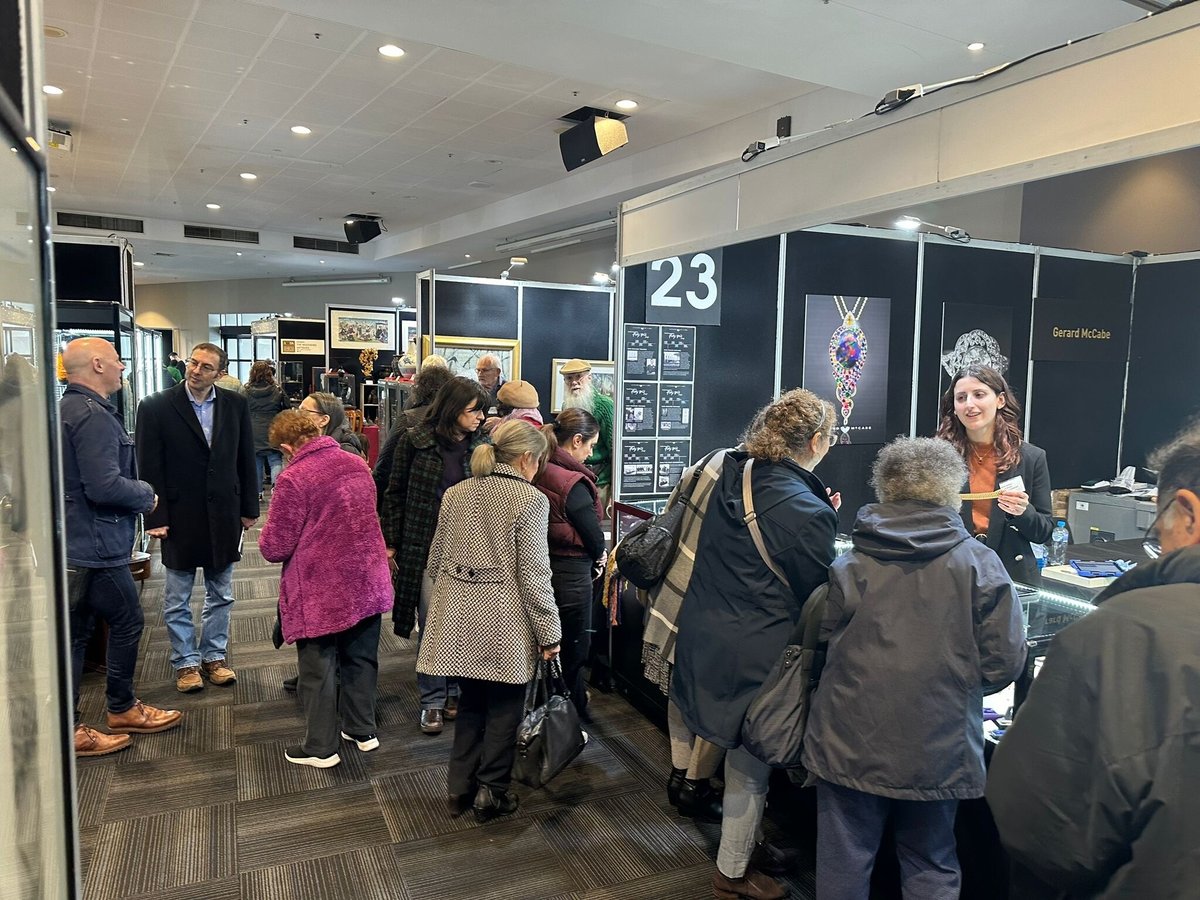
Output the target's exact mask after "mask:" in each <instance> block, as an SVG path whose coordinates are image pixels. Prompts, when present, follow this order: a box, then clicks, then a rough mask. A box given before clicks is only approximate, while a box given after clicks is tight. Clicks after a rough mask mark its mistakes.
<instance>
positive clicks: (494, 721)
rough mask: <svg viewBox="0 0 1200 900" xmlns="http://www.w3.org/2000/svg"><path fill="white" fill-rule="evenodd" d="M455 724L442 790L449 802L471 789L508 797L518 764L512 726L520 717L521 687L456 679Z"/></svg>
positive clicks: (514, 734)
mask: <svg viewBox="0 0 1200 900" xmlns="http://www.w3.org/2000/svg"><path fill="white" fill-rule="evenodd" d="M458 684H459V688H460V690H461V693H460V694H459V697H458V718H457V719H455V721H454V749H453V750H451V751H450V772H449V777H448V778H447V787H448V788H449V793H450V795H451V796H452V797H459V796H462V795H463V794H471V793H474V791H475V789H476V785H487V786H488V787H490V788H491V789H492V790H493V791H507V790H508V787H509V785H510V784H512V767H513V762H514V761H515V760H516V758H517V726H518V725H520V724H521V717H522V716H523V715H524V714H525V685H523V684H504V683H502V682H499V681H481V680H479V679H477V678H460V679H458Z"/></svg>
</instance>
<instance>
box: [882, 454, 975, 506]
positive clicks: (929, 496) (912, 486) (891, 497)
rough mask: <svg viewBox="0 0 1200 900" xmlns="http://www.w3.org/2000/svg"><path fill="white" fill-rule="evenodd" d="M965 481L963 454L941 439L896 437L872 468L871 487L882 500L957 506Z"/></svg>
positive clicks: (885, 501)
mask: <svg viewBox="0 0 1200 900" xmlns="http://www.w3.org/2000/svg"><path fill="white" fill-rule="evenodd" d="M966 480H967V467H966V464H965V463H964V462H963V460H962V457H961V456H959V454H958V451H957V450H955V449H954V445H953V444H951V443H950V442H949V441H944V440H942V439H941V438H926V437H919V438H910V437H901V438H896V440H894V441H892V442H891V443H890V444H888V445H887V446H885V447H884V448H883V449H882V450H880V451H879V455H878V456H876V457H875V464H874V465H873V466H872V467H871V486H872V487H874V488H875V495H876V496H877V497H878V498H879V502H881V503H897V502H900V501H902V500H921V501H924V502H926V503H934V504H936V505H938V506H952V507H954V508H958V506H959V505H960V503H961V501H960V499H959V496H958V495H959V491H961V490H962V486H963V483H964V482H965V481H966Z"/></svg>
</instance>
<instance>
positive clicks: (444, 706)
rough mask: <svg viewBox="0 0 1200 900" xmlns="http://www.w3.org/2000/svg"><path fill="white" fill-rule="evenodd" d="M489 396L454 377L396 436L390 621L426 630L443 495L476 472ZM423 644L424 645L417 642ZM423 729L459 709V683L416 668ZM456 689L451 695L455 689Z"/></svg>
mask: <svg viewBox="0 0 1200 900" xmlns="http://www.w3.org/2000/svg"><path fill="white" fill-rule="evenodd" d="M489 403H491V397H490V396H489V395H488V393H487V392H486V391H485V390H484V389H483V388H482V387H480V386H479V382H477V381H474V380H472V379H470V378H463V377H461V376H460V377H456V378H452V379H451V380H450V381H448V382H446V384H444V385H443V386H442V388H441V390H439V391H438V392H437V396H436V397H434V399H433V404H432V405H431V406H430V407H429V413H428V414H427V415H426V416H425V418H424V419H422V420H421V421H420V422H418V423H416V424H415V425H413V426H412V427H411V428H409V429H408V430H407V431H405V432H404V435H403V436H402V437H401V438H400V440H399V441H398V442H397V444H396V451H395V453H394V454H393V457H392V473H391V477H390V478H389V480H388V487H387V492H386V494H385V495H384V501H383V514H382V516H381V523H382V525H383V539H384V542H385V543H386V544H387V548H388V555H389V556H391V557H392V558H393V559H394V560H395V563H396V572H395V577H394V578H393V583H394V586H395V589H396V599H395V604H394V606H393V607H392V629H393V630H394V631H395V632H396V634H398V635H400V636H401V637H408V636H409V635H410V634H411V633H412V630H413V625H414V624H417V620H418V618H419V621H420V628H421V637H420V638H418V640H421V639H423V637H424V633H425V616H426V614H427V613H428V611H429V602H430V598H431V597H432V595H433V582H432V581H431V580H430V575H431V574H432V573H429V572H426V570H425V563H426V558H427V557H428V556H429V547H430V545H431V544H432V543H433V535H434V531H435V529H436V527H437V521H438V510H439V509H440V508H441V505H442V495H443V494H445V493H446V491H447V490H449V489H450V488H452V487H453V486H454V485H456V484H458V483H459V482H460V481H462V480H463V479H465V478H468V477H469V476H470V475H471V453H472V451H474V449H475V448H476V447H477V446H478V445H479V444H481V443H483V430H482V429H481V428H480V426H481V425H482V424H483V418H484V416H485V415H486V414H487V408H488V404H489ZM418 646H419V645H418ZM417 688H418V690H419V692H420V695H421V718H420V726H421V730H422V731H423V732H425V733H426V734H438V733H440V732H441V730H442V727H443V721H444V719H445V718H451V719H453V718H454V717H455V716H456V714H457V707H458V702H457V700H458V690H457V686H455V685H452V684H449V683H448V682H447V680H446V678H445V677H444V676H440V675H438V676H435V675H424V674H420V673H418V674H417ZM451 695H453V696H451Z"/></svg>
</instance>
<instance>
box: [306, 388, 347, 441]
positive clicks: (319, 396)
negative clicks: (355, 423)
mask: <svg viewBox="0 0 1200 900" xmlns="http://www.w3.org/2000/svg"><path fill="white" fill-rule="evenodd" d="M308 397H309V399H310V400H312V402H313V403H314V404H316V407H317V411H318V412H319V413H320V414H321V415H323V416H329V421H328V422H326V423H325V434H337V430H338V429H339V428H341V427H342V423H343V422H345V421H346V407H345V406H343V405H342V401H341V400H339V399H338V398H337V397H335V396H333V394H331V393H329V392H328V391H317V392H316V393H313V394H309V395H308Z"/></svg>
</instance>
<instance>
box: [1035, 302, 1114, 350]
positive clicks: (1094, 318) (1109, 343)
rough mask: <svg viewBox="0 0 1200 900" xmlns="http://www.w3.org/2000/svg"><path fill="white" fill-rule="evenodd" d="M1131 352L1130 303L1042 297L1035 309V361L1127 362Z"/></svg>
mask: <svg viewBox="0 0 1200 900" xmlns="http://www.w3.org/2000/svg"><path fill="white" fill-rule="evenodd" d="M1128 352H1129V304H1128V303H1112V302H1104V303H1093V302H1088V301H1080V300H1048V299H1046V298H1044V297H1039V298H1038V299H1037V302H1036V303H1035V304H1034V306H1033V344H1032V347H1031V352H1030V356H1031V357H1032V358H1033V359H1035V360H1056V361H1059V362H1124V361H1125V358H1126V356H1127V355H1128Z"/></svg>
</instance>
